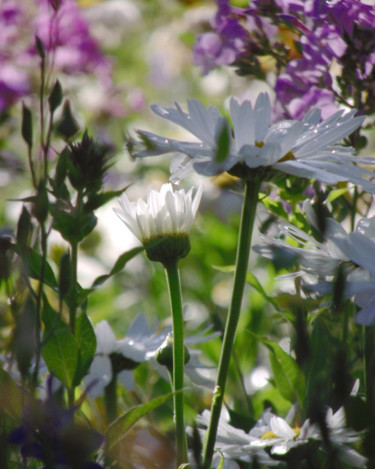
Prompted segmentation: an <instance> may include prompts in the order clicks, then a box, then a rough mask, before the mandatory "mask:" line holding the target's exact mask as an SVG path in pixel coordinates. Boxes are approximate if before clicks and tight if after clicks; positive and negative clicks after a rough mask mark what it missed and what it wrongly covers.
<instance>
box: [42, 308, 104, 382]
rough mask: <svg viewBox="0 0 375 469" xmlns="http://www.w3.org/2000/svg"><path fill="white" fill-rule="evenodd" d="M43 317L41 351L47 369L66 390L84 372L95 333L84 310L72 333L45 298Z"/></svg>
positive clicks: (85, 372) (87, 365)
mask: <svg viewBox="0 0 375 469" xmlns="http://www.w3.org/2000/svg"><path fill="white" fill-rule="evenodd" d="M42 319H43V322H44V325H45V332H44V336H43V347H42V354H43V358H44V360H45V361H46V363H47V366H48V369H49V370H50V372H51V373H53V374H54V375H55V376H56V377H57V378H58V379H59V380H60V381H62V383H63V384H64V385H65V386H66V387H67V388H68V389H71V388H72V387H74V386H78V384H79V383H80V382H81V380H82V378H83V377H84V376H85V375H86V374H87V371H88V369H89V367H90V365H91V362H92V360H93V358H94V354H95V349H96V338H95V333H94V330H93V328H92V325H91V323H90V321H89V320H88V318H87V316H86V314H85V313H81V314H80V316H78V318H77V322H76V330H75V334H74V335H73V334H72V332H71V330H70V328H69V326H68V325H67V324H66V323H65V322H64V321H63V320H62V319H61V318H60V316H59V314H58V313H57V312H56V311H54V310H53V308H52V307H51V306H50V304H49V303H48V301H47V300H46V299H45V301H44V309H43V316H42Z"/></svg>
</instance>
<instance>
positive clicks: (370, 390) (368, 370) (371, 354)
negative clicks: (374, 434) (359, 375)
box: [365, 326, 375, 416]
mask: <svg viewBox="0 0 375 469" xmlns="http://www.w3.org/2000/svg"><path fill="white" fill-rule="evenodd" d="M374 333H375V330H374V328H373V327H370V326H367V327H365V387H366V398H367V403H368V408H369V409H370V412H371V413H372V415H373V416H374V414H375V408H374V401H375V379H374V376H375V334H374Z"/></svg>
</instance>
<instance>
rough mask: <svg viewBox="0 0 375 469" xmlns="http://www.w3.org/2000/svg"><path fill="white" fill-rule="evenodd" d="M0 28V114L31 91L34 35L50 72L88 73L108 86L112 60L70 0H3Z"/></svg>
mask: <svg viewBox="0 0 375 469" xmlns="http://www.w3.org/2000/svg"><path fill="white" fill-rule="evenodd" d="M0 29H1V35H0V112H1V111H4V110H6V109H7V108H9V107H10V106H11V105H12V104H14V103H15V102H16V101H17V100H18V99H19V98H20V97H22V96H25V95H26V94H28V93H29V92H31V91H32V86H33V83H34V79H35V74H36V71H37V70H38V67H39V62H40V59H39V56H38V54H37V51H36V49H35V36H38V37H39V38H40V39H41V41H42V43H43V45H44V48H45V50H46V52H47V64H48V66H49V67H51V68H53V71H54V72H55V73H56V72H60V73H61V72H62V73H67V74H88V73H92V74H95V75H96V76H99V77H100V80H101V81H102V83H103V85H104V86H107V87H108V88H109V87H110V86H111V85H112V80H111V71H112V64H111V61H110V60H109V59H108V58H107V57H105V55H104V54H103V53H102V52H101V51H100V48H99V44H98V43H97V42H96V41H95V40H94V39H93V38H92V37H91V35H90V31H89V25H88V23H87V22H86V20H85V18H84V17H83V15H82V13H81V11H80V9H79V8H78V6H77V3H76V2H75V1H74V0H32V1H30V2H18V1H16V0H2V2H1V4H0Z"/></svg>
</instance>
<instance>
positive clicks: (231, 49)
mask: <svg viewBox="0 0 375 469" xmlns="http://www.w3.org/2000/svg"><path fill="white" fill-rule="evenodd" d="M218 3H219V5H218V6H219V8H218V11H217V13H216V16H215V19H214V20H213V22H212V27H213V29H214V30H215V31H216V32H209V33H204V34H201V35H200V36H198V38H197V42H196V44H195V46H194V62H195V63H196V64H197V65H200V66H202V73H203V75H206V74H207V73H208V72H209V71H210V70H212V69H213V68H214V67H215V66H219V65H230V64H232V63H233V62H234V61H235V60H236V57H237V56H238V55H239V54H240V53H242V52H243V51H244V50H245V44H246V41H247V39H248V33H247V31H246V30H245V29H244V28H243V27H242V26H241V25H240V23H239V19H238V15H239V14H243V12H242V10H240V9H239V8H234V7H231V6H230V5H229V2H228V0H219V2H218Z"/></svg>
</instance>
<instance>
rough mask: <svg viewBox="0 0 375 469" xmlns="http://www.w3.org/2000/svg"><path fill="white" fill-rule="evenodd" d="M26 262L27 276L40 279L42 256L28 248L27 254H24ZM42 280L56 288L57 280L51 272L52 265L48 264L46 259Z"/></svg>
mask: <svg viewBox="0 0 375 469" xmlns="http://www.w3.org/2000/svg"><path fill="white" fill-rule="evenodd" d="M26 263H27V267H28V272H29V276H30V277H31V278H35V279H36V280H40V278H41V273H42V272H41V271H42V264H43V257H42V256H41V255H40V254H39V253H37V252H36V251H34V250H30V251H29V252H28V255H27V256H26ZM43 282H44V283H45V284H46V285H48V286H49V287H51V288H54V289H56V288H57V281H56V277H55V274H54V273H53V270H52V267H51V266H50V265H49V263H48V262H47V260H46V261H45V265H44V277H43Z"/></svg>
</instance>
